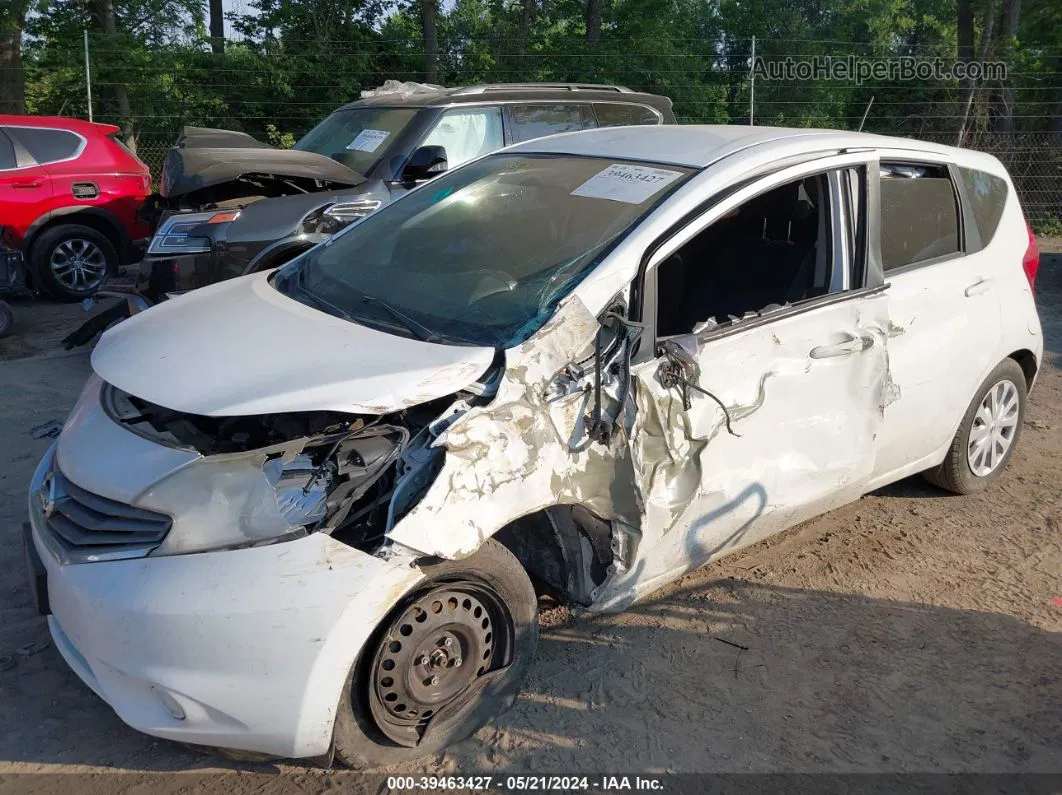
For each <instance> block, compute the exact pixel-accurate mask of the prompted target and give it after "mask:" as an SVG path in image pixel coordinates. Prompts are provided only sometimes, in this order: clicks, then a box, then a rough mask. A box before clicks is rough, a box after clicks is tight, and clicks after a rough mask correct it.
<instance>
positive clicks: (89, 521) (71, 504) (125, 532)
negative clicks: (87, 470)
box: [38, 468, 172, 563]
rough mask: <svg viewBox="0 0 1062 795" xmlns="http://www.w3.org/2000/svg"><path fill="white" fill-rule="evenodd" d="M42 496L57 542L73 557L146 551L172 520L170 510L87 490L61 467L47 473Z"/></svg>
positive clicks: (132, 555) (71, 560) (159, 539)
mask: <svg viewBox="0 0 1062 795" xmlns="http://www.w3.org/2000/svg"><path fill="white" fill-rule="evenodd" d="M38 496H39V499H40V507H41V514H42V518H43V520H44V525H45V527H46V528H47V530H48V531H49V535H50V536H51V540H52V541H53V542H54V543H53V544H51V546H52V547H53V549H55V548H56V547H58V548H57V549H55V551H56V552H57V553H58V554H59V556H60V557H61V558H63V559H65V561H66V562H69V563H86V562H89V561H96V560H115V559H122V558H135V557H143V556H144V555H147V554H148V553H149V552H150V551H151V550H152V549H154V548H155V547H157V546H158V545H159V544H160V543H161V542H162V539H163V538H165V537H166V533H168V532H169V530H170V525H171V524H172V520H171V519H170V517H168V516H166V515H165V514H161V513H155V512H154V511H148V510H145V509H143V508H136V507H134V506H132V505H126V504H125V503H122V502H118V501H117V500H111V499H107V498H106V497H100V496H99V495H98V494H93V493H92V492H90V491H86V490H85V489H83V488H81V487H80V486H78V485H76V484H74V483H73V482H71V481H70V479H69V478H67V477H66V476H65V475H63V473H62V472H60V471H59V469H58V468H56V469H53V470H52V472H51V473H50V474H49V475H48V476H47V477H46V478H45V479H44V482H43V483H42V484H41V490H40V492H39V493H38Z"/></svg>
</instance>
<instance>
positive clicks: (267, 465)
mask: <svg viewBox="0 0 1062 795" xmlns="http://www.w3.org/2000/svg"><path fill="white" fill-rule="evenodd" d="M331 472H332V470H331V469H330V468H325V469H324V470H323V471H322V470H318V469H315V468H314V466H313V463H312V461H311V460H310V458H309V456H306V455H297V456H295V457H294V458H293V459H292V460H291V461H288V462H284V461H283V460H282V459H281V458H279V457H277V458H270V459H268V460H263V455H262V454H261V453H244V454H240V455H225V456H214V457H211V458H204V459H201V460H199V461H197V462H196V463H194V464H191V465H190V466H187V467H185V468H184V469H181V470H178V471H177V472H175V473H174V474H172V475H170V476H169V477H167V478H164V479H163V480H161V481H159V482H158V483H156V484H155V485H154V486H152V487H151V488H149V489H148V490H147V491H146V492H144V494H142V495H141V496H140V498H139V499H138V500H137V501H136V504H137V505H140V506H143V507H145V508H147V507H149V506H151V508H152V509H153V510H157V511H161V512H162V513H166V514H169V515H170V516H172V517H173V519H174V522H173V529H171V530H170V532H169V534H168V535H167V536H166V538H165V540H164V541H163V542H162V544H161V545H160V546H159V547H158V548H157V549H156V550H155V551H154V552H153V553H152V554H153V555H183V554H187V553H190V552H206V551H209V550H219V549H236V548H239V547H252V546H261V545H263V544H273V543H277V542H279V541H289V540H292V539H295V538H301V537H302V536H305V535H307V533H308V531H307V530H306V526H307V525H312V524H314V523H315V522H317V521H318V520H319V519H321V518H322V517H323V516H324V514H325V510H326V505H325V498H326V496H327V494H328V491H329V490H330V488H331Z"/></svg>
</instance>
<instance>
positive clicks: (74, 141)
mask: <svg viewBox="0 0 1062 795" xmlns="http://www.w3.org/2000/svg"><path fill="white" fill-rule="evenodd" d="M15 136H16V137H17V138H18V141H19V143H20V144H22V146H23V147H24V148H25V149H26V151H28V152H29V153H30V155H32V156H33V159H34V160H36V161H37V162H38V163H39V164H40V165H42V166H43V165H46V164H47V163H55V162H57V161H59V160H67V159H69V158H71V157H73V156H74V155H76V154H77V152H78V150H79V149H80V148H81V138H79V137H78V136H76V135H74V134H73V133H72V132H68V131H67V130H43V129H40V128H38V127H20V128H18V129H17V131H16V132H15Z"/></svg>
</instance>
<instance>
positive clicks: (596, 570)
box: [494, 505, 613, 607]
mask: <svg viewBox="0 0 1062 795" xmlns="http://www.w3.org/2000/svg"><path fill="white" fill-rule="evenodd" d="M494 537H495V538H496V539H497V540H498V541H500V542H501V543H502V544H504V545H505V547H506V548H507V549H508V550H509V551H510V552H512V553H513V555H515V556H516V558H517V560H519V561H520V563H521V564H522V565H523V567H524V569H525V570H526V571H527V573H528V575H529V576H530V577H531V581H532V582H533V583H534V585H535V589H536V590H537V591H539V592H540V593H546V594H549V595H551V596H554V597H557V598H559V599H561V600H562V601H565V602H568V603H574V604H578V605H582V606H583V607H589V606H590V605H591V604H592V603H593V602H594V601H595V597H596V592H597V589H598V587H599V586H600V585H601V584H602V583H603V582H604V581H605V578H606V577H607V576H608V571H609V566H610V565H611V564H612V558H613V554H612V525H611V523H610V522H608V521H606V520H604V519H602V518H600V517H599V516H597V515H596V514H594V513H592V512H591V511H589V510H587V509H586V508H584V507H583V506H581V505H554V506H551V507H549V508H546V509H544V510H541V511H537V512H535V513H532V514H528V515H526V516H522V517H520V518H519V519H517V520H516V521H514V522H511V523H510V524H508V525H506V526H505V527H503V528H502V529H501V530H500V531H498V533H497V534H496V535H495V536H494Z"/></svg>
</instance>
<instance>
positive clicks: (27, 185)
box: [0, 128, 52, 243]
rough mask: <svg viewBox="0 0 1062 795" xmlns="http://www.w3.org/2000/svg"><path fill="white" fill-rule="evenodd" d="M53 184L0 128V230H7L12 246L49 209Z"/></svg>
mask: <svg viewBox="0 0 1062 795" xmlns="http://www.w3.org/2000/svg"><path fill="white" fill-rule="evenodd" d="M51 199H52V181H51V179H50V178H49V176H48V173H47V172H46V171H45V170H44V168H43V167H42V166H39V165H37V164H36V162H35V161H34V160H33V158H31V157H30V156H29V153H28V152H26V151H25V150H24V149H22V147H20V146H19V145H17V144H16V143H15V142H14V141H13V140H12V139H11V137H10V136H8V135H7V134H6V133H5V132H4V128H0V226H6V227H9V228H10V229H11V230H12V232H13V236H14V242H15V243H21V242H22V236H23V235H24V234H25V233H26V229H27V228H28V227H29V225H30V224H31V223H33V222H34V221H36V220H37V219H38V218H39V217H40V216H41V214H42V213H44V212H46V211H47V210H48V209H49V205H50V203H51Z"/></svg>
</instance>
